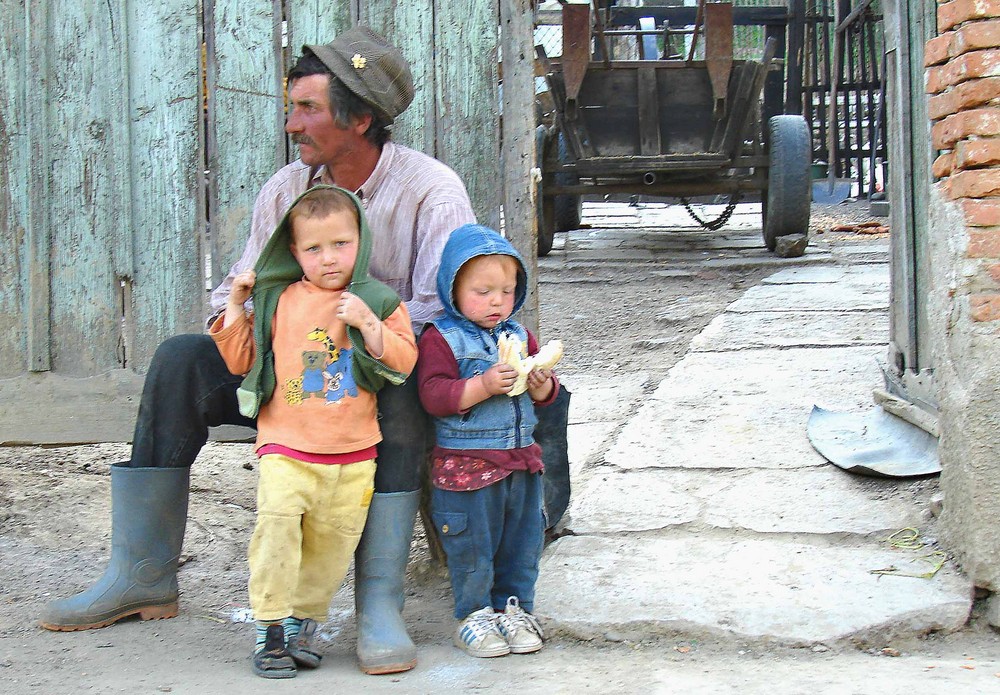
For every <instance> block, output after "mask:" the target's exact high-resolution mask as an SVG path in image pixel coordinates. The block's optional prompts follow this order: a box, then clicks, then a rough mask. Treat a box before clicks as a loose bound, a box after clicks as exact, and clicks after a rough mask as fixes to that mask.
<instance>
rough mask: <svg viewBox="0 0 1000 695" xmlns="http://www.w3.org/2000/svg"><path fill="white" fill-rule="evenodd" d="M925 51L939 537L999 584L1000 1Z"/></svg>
mask: <svg viewBox="0 0 1000 695" xmlns="http://www.w3.org/2000/svg"><path fill="white" fill-rule="evenodd" d="M937 28H938V36H936V37H935V38H933V39H931V40H930V41H928V42H927V44H926V46H925V52H924V59H925V67H926V70H927V72H926V76H927V92H928V95H929V101H928V112H929V115H930V118H931V120H932V125H931V141H932V145H933V147H934V148H935V149H936V150H939V151H940V154H939V156H938V157H937V159H936V160H935V161H934V165H933V175H934V176H935V177H936V179H937V180H936V181H935V182H934V183H933V184H932V186H931V191H930V204H929V211H928V212H929V219H930V222H931V224H930V233H929V239H928V251H927V253H928V254H929V258H930V261H931V267H932V278H933V279H932V291H931V293H930V294H929V296H928V311H929V315H930V316H932V317H933V319H932V321H933V322H934V324H935V326H934V328H933V330H932V335H933V341H932V344H933V346H934V347H933V352H934V365H935V380H936V382H937V384H938V388H939V403H940V407H941V411H940V412H941V416H940V423H939V424H940V426H941V441H940V453H941V463H942V467H943V472H942V475H941V487H942V490H943V491H944V497H945V502H944V510H943V512H942V515H941V539H942V541H943V542H944V544H945V546H946V548H947V549H948V550H949V551H950V552H952V553H953V554H954V556H955V557H956V559H957V560H958V561H959V562H960V563H961V565H962V567H963V569H964V570H965V571H966V573H967V574H968V575H969V576H970V577H971V578H972V580H973V581H974V582H975V584H976V585H977V586H980V587H984V588H988V589H991V590H993V591H1000V0H950V1H949V2H941V3H939V5H938V8H937Z"/></svg>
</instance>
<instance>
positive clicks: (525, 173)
mask: <svg viewBox="0 0 1000 695" xmlns="http://www.w3.org/2000/svg"><path fill="white" fill-rule="evenodd" d="M532 4H533V3H532V2H531V0H501V1H500V43H501V55H502V59H503V113H504V118H503V124H502V127H503V132H502V149H501V153H502V156H501V158H500V160H501V161H502V162H503V172H502V173H503V182H504V185H503V211H504V232H505V234H506V236H507V238H508V239H510V241H511V243H512V244H513V245H514V247H515V248H516V249H517V250H518V251H519V252H520V253H521V256H522V257H523V258H524V261H525V263H527V264H528V268H529V270H530V272H529V278H528V280H529V282H528V297H527V299H526V301H525V304H524V308H523V310H522V313H523V315H522V322H523V323H524V324H525V325H526V326H528V328H530V329H531V330H532V331H533V332H534V333H535V334H536V335H538V273H537V265H538V264H537V258H538V231H537V228H536V225H537V221H536V214H535V195H536V191H537V184H536V180H537V177H536V176H533V175H532V170H533V169H534V168H535V161H536V159H535V76H534V74H535V73H534V68H535V65H534V62H535V61H534V58H535V48H534V43H535V41H534V12H533V9H532ZM540 173H541V172H538V174H539V175H540Z"/></svg>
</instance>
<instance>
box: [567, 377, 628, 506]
mask: <svg viewBox="0 0 1000 695" xmlns="http://www.w3.org/2000/svg"><path fill="white" fill-rule="evenodd" d="M574 395H575V394H574ZM617 427H618V423H617V422H579V423H570V424H569V426H568V427H567V428H566V444H567V450H568V452H569V474H570V478H571V479H576V478H579V477H580V476H581V475H582V474H583V470H584V468H585V467H586V466H588V465H589V464H592V463H595V462H598V461H599V460H600V454H601V451H603V449H604V446H605V442H607V440H608V438H609V437H610V436H611V433H612V432H614V431H615V429H616V428H617ZM574 494H575V493H574Z"/></svg>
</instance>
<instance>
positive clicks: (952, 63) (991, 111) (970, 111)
mask: <svg viewBox="0 0 1000 695" xmlns="http://www.w3.org/2000/svg"><path fill="white" fill-rule="evenodd" d="M937 29H938V36H936V37H934V38H933V39H931V40H930V41H928V42H927V45H926V46H925V50H924V63H925V66H926V68H927V92H928V94H929V101H928V112H929V114H930V117H931V120H932V122H933V126H932V129H931V139H932V143H933V146H934V148H935V149H937V150H939V151H940V152H941V153H940V155H939V156H938V157H937V159H936V160H935V161H934V165H933V174H934V176H935V177H937V178H938V179H939V180H938V182H937V183H936V184H935V186H937V187H938V188H939V189H940V191H941V193H942V194H943V195H944V197H945V198H947V199H950V200H952V201H955V203H956V204H957V205H958V206H959V207H960V208H961V210H962V213H963V215H964V219H965V226H966V232H967V235H968V238H967V242H968V244H967V251H966V255H967V256H968V258H970V259H976V260H978V261H979V271H978V273H979V277H977V278H976V281H975V282H973V283H972V284H973V285H974V286H976V287H977V289H980V290H981V291H979V292H977V293H974V294H971V295H970V296H969V298H968V300H969V311H970V316H971V318H972V319H973V321H997V320H1000V0H949V1H948V2H940V3H939V4H938V10H937Z"/></svg>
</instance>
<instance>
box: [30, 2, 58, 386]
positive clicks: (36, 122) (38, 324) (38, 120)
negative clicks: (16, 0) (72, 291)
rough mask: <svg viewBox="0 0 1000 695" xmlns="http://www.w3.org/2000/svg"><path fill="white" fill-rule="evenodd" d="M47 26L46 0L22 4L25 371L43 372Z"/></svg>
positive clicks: (47, 346) (47, 281)
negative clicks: (28, 85)
mask: <svg viewBox="0 0 1000 695" xmlns="http://www.w3.org/2000/svg"><path fill="white" fill-rule="evenodd" d="M48 24H49V5H48V0H33V1H32V2H29V3H28V4H27V16H26V17H25V24H24V28H25V37H26V40H25V45H26V46H27V49H28V51H27V58H26V68H27V69H26V71H25V75H28V74H31V75H35V76H37V77H36V79H37V83H36V85H35V88H34V89H32V90H31V92H30V96H29V97H28V98H26V99H25V107H26V109H27V118H26V121H27V123H26V125H27V141H28V156H29V158H30V161H33V162H36V163H38V164H40V165H41V166H35V167H33V168H32V169H31V170H30V172H29V176H28V195H27V227H26V229H25V237H26V241H27V244H26V252H27V253H26V258H27V268H26V283H25V290H26V292H27V306H26V307H25V310H26V311H25V313H26V316H27V345H26V347H27V352H28V369H29V370H31V371H46V370H48V369H49V368H50V367H51V364H52V363H51V359H52V358H51V349H52V344H51V343H52V332H51V325H50V321H49V302H50V296H51V290H50V287H51V268H50V265H49V244H50V236H51V234H52V230H51V227H50V217H49V205H48V201H49V198H50V193H51V191H50V188H49V181H50V178H49V175H48V172H49V169H48V167H47V166H46V165H47V164H48V146H49V138H48V133H49V122H48V109H49V107H48V103H49V90H50V86H49V85H50V76H49V52H48V48H47V42H46V38H45V34H46V29H47V28H48Z"/></svg>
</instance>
